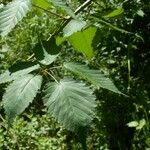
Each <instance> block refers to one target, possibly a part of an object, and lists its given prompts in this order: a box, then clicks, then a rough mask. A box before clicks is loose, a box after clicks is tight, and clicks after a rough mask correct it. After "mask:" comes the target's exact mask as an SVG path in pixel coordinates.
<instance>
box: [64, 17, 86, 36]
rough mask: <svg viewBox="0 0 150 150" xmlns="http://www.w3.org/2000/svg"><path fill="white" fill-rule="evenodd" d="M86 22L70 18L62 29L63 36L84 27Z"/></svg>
mask: <svg viewBox="0 0 150 150" xmlns="http://www.w3.org/2000/svg"><path fill="white" fill-rule="evenodd" d="M85 25H86V22H85V21H80V20H71V21H70V22H69V23H68V24H67V25H66V26H65V28H64V29H63V33H64V37H68V36H70V35H72V34H73V33H75V32H77V31H81V29H82V28H83V27H85Z"/></svg>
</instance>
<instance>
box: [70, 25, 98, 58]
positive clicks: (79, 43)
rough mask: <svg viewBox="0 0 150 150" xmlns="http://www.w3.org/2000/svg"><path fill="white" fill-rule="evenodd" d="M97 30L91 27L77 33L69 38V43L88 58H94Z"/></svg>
mask: <svg viewBox="0 0 150 150" xmlns="http://www.w3.org/2000/svg"><path fill="white" fill-rule="evenodd" d="M96 31H97V28H95V27H89V28H87V29H85V30H83V31H80V32H76V33H74V34H72V35H71V36H69V37H68V41H69V42H70V44H71V45H72V46H73V47H74V49H75V50H77V51H79V52H81V53H83V54H85V55H86V56H87V57H88V58H92V57H93V56H94V52H93V47H92V42H93V39H94V37H95V35H96Z"/></svg>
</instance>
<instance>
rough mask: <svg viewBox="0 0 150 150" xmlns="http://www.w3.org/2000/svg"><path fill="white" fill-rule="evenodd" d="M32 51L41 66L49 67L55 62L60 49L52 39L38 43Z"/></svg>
mask: <svg viewBox="0 0 150 150" xmlns="http://www.w3.org/2000/svg"><path fill="white" fill-rule="evenodd" d="M33 51H34V54H35V57H36V59H37V60H38V61H39V62H40V63H41V64H43V65H50V64H51V63H53V62H54V61H55V60H56V58H57V56H58V53H59V51H60V47H59V46H57V45H56V40H55V38H53V37H52V38H51V39H50V40H49V41H40V42H39V43H38V44H37V45H36V46H35V48H34V50H33Z"/></svg>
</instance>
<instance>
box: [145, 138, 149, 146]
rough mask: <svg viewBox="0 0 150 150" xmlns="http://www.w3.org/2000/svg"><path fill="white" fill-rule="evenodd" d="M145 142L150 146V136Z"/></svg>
mask: <svg viewBox="0 0 150 150" xmlns="http://www.w3.org/2000/svg"><path fill="white" fill-rule="evenodd" d="M145 143H146V144H147V146H148V147H149V148H150V137H148V138H147V139H146V141H145Z"/></svg>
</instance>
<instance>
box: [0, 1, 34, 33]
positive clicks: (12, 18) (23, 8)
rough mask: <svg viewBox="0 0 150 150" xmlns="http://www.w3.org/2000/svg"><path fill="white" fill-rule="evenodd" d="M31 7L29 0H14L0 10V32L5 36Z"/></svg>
mask: <svg viewBox="0 0 150 150" xmlns="http://www.w3.org/2000/svg"><path fill="white" fill-rule="evenodd" d="M30 8H31V1H30V0H14V1H12V2H10V3H8V5H6V6H5V7H4V8H3V10H2V12H0V34H1V36H6V35H7V34H8V33H9V32H10V31H11V30H12V29H13V28H14V27H15V25H16V24H17V23H18V22H19V21H20V20H22V18H23V17H25V16H26V14H27V12H28V11H29V10H30Z"/></svg>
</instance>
